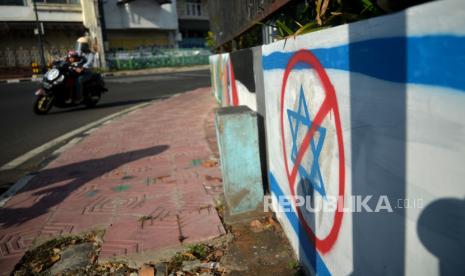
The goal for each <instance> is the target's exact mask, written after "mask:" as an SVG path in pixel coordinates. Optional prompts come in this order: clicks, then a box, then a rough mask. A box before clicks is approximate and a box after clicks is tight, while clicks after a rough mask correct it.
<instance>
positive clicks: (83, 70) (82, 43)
mask: <svg viewBox="0 0 465 276" xmlns="http://www.w3.org/2000/svg"><path fill="white" fill-rule="evenodd" d="M77 45H78V46H77V48H78V50H77V52H78V53H79V56H80V58H81V59H82V63H81V64H82V66H80V67H77V68H75V69H74V71H75V72H76V73H78V74H79V76H78V79H77V82H76V92H75V96H74V103H76V104H79V103H81V102H82V99H83V90H84V84H85V83H86V82H87V81H89V80H91V79H92V77H93V73H92V72H91V69H92V67H93V65H94V53H92V51H91V50H90V46H89V40H88V38H87V37H80V38H79V39H78V40H77Z"/></svg>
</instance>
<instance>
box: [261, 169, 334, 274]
mask: <svg viewBox="0 0 465 276" xmlns="http://www.w3.org/2000/svg"><path fill="white" fill-rule="evenodd" d="M269 178H270V190H271V192H272V193H273V194H274V195H275V196H276V198H279V197H280V196H284V193H283V191H282V190H281V188H280V187H279V185H278V182H277V181H276V179H275V178H274V176H273V173H272V172H269ZM284 214H286V217H287V220H288V221H289V223H290V224H291V226H292V228H293V229H294V232H295V234H296V236H297V238H298V239H299V244H300V247H301V248H302V249H303V250H304V252H303V253H305V254H303V255H305V256H306V258H307V261H308V262H310V264H311V265H312V266H313V269H314V270H315V271H316V275H323V276H327V275H331V273H330V272H329V270H328V267H326V264H325V263H324V261H323V259H322V258H321V256H320V254H318V252H317V251H316V249H315V247H314V246H313V244H312V243H311V242H310V240H309V237H308V235H307V233H306V232H305V229H304V228H303V226H302V224H301V223H300V222H299V218H298V217H297V215H296V213H295V212H293V211H291V212H284ZM301 256H302V255H301Z"/></svg>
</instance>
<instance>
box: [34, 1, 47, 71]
mask: <svg viewBox="0 0 465 276" xmlns="http://www.w3.org/2000/svg"><path fill="white" fill-rule="evenodd" d="M32 1H33V3H34V12H35V14H36V26H37V34H38V37H39V53H40V69H41V73H42V74H43V73H45V70H46V67H45V56H44V44H43V42H42V26H41V24H40V22H39V14H38V13H37V3H36V0H32Z"/></svg>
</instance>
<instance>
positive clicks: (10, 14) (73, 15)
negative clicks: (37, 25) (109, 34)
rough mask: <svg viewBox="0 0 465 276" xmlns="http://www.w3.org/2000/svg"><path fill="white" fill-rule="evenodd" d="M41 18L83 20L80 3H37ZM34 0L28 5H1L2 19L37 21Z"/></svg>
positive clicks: (56, 20) (0, 15)
mask: <svg viewBox="0 0 465 276" xmlns="http://www.w3.org/2000/svg"><path fill="white" fill-rule="evenodd" d="M37 10H38V11H39V20H41V21H45V22H47V21H52V22H82V12H81V6H80V5H63V4H62V5H60V4H57V5H55V4H40V3H38V4H37ZM35 19H36V18H35V14H34V7H33V5H32V0H28V1H27V5H26V6H1V8H0V21H35Z"/></svg>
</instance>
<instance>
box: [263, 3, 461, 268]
mask: <svg viewBox="0 0 465 276" xmlns="http://www.w3.org/2000/svg"><path fill="white" fill-rule="evenodd" d="M440 10H444V11H445V10H448V11H453V12H450V13H448V17H447V18H438V17H435V16H434V14H437V12H438V11H440ZM464 13H465V7H464V6H463V4H461V2H460V1H453V0H451V1H445V2H439V3H436V2H433V3H428V4H424V5H420V6H417V7H414V8H411V9H409V10H406V11H404V12H401V13H397V14H393V15H389V16H384V17H379V18H375V19H371V20H368V21H361V22H358V23H354V24H349V25H343V26H339V27H335V28H331V29H327V30H324V31H320V32H315V33H311V34H308V35H304V36H299V37H297V38H296V39H288V40H287V41H279V42H276V43H273V44H268V45H264V46H263V47H262V55H263V56H262V66H263V78H264V90H265V107H266V121H265V123H266V140H267V141H266V142H267V151H268V154H267V155H268V169H269V181H270V190H271V194H272V199H273V202H272V203H273V208H274V211H275V212H276V214H277V217H278V218H279V220H280V222H281V224H282V225H283V228H284V230H285V232H286V234H287V236H288V237H289V239H290V241H291V244H292V246H293V248H294V250H295V251H296V253H297V255H298V256H299V258H300V260H301V261H302V262H303V263H304V264H305V266H306V267H307V268H308V269H309V270H310V271H312V272H313V273H316V274H321V275H330V274H335V275H347V274H353V275H376V274H380V273H382V274H392V275H404V274H408V275H410V274H427V275H437V274H449V273H451V274H453V275H461V274H462V273H465V265H464V264H463V263H462V262H461V261H460V260H461V259H463V258H464V257H465V252H464V248H465V246H464V245H465V241H464V239H463V236H465V233H464V229H465V189H464V188H463V179H464V177H465V171H464V170H463V169H461V168H462V167H463V165H464V164H465V148H464V147H463V145H464V144H465V134H464V129H465V122H464V121H463V119H464V118H465V109H464V108H463V106H465V78H463V72H465V61H464V60H463V56H464V54H463V49H465V30H464V29H463V28H462V29H461V28H459V27H458V26H463V25H464V24H465V17H464V16H463V14H464ZM432 18H435V19H434V20H432ZM407 21H408V25H407ZM445 133H447V137H448V138H447V139H446V140H444V138H445V137H444V134H445ZM444 176H447V177H445V178H444ZM303 200H305V202H302V201H303ZM363 200H365V201H363ZM362 201H363V202H362ZM361 202H362V204H361V205H363V206H361V205H360V204H359V203H361ZM365 203H366V204H365ZM365 205H366V206H365ZM328 206H331V207H333V208H328ZM360 206H361V207H362V208H360ZM444 206H446V207H444ZM447 206H449V207H447ZM453 206H454V207H453ZM325 207H326V208H325ZM287 209H288V210H287ZM444 217H447V218H450V219H451V220H453V222H450V223H453V224H454V225H455V226H454V227H439V226H438V225H437V224H436V223H434V222H435V221H443V223H446V222H444ZM446 224H448V223H446ZM439 228H441V229H439ZM433 233H434V234H433ZM425 237H426V238H425ZM446 248H447V249H446Z"/></svg>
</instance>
